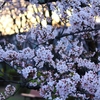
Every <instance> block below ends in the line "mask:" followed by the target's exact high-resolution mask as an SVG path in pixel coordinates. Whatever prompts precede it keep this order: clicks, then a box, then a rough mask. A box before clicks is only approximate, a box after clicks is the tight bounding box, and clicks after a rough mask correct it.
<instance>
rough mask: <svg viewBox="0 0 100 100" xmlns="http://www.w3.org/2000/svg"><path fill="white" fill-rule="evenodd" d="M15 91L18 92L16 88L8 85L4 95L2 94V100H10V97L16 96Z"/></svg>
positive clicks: (0, 98)
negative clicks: (8, 99)
mask: <svg viewBox="0 0 100 100" xmlns="http://www.w3.org/2000/svg"><path fill="white" fill-rule="evenodd" d="M15 91H16V88H15V87H14V86H12V85H7V86H6V88H5V91H4V93H1V94H0V100H5V99H7V98H9V97H10V96H12V95H14V93H15Z"/></svg>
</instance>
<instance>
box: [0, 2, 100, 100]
mask: <svg viewBox="0 0 100 100" xmlns="http://www.w3.org/2000/svg"><path fill="white" fill-rule="evenodd" d="M31 2H32V4H34V3H36V6H37V7H38V6H39V5H38V3H39V2H40V1H39V2H38V1H36V0H31ZM42 3H46V5H45V6H46V8H48V10H49V11H50V12H49V13H50V16H49V17H48V19H49V21H50V23H52V18H51V15H52V14H53V13H56V14H58V16H59V19H60V22H59V24H60V26H61V27H59V28H58V27H55V26H52V24H47V25H46V26H42V25H41V23H40V24H37V25H36V26H33V27H32V28H31V29H30V30H29V31H28V32H26V33H24V34H17V35H16V36H14V37H13V38H15V37H16V41H15V40H14V41H15V42H13V43H10V41H9V43H7V44H6V45H5V46H3V47H2V46H1V47H0V61H1V62H5V63H6V64H8V65H9V66H11V68H13V69H14V70H15V71H16V72H17V73H19V75H20V76H21V81H20V82H17V81H10V82H11V83H16V84H20V86H23V87H27V88H31V89H38V90H39V91H40V95H41V96H43V97H44V98H46V99H48V100H67V99H69V98H70V97H74V99H76V100H85V99H87V100H99V99H100V95H99V93H100V81H99V80H100V76H99V71H100V50H99V39H100V38H99V36H100V31H99V26H97V23H96V17H97V16H99V15H100V11H99V10H100V6H99V4H100V1H99V0H78V1H77V0H58V1H56V2H51V1H50V2H46V1H43V2H42ZM45 6H43V7H45ZM35 14H36V13H35ZM35 14H34V15H33V16H35ZM42 14H43V13H42ZM42 14H41V13H39V14H38V16H39V18H40V22H41V21H42V20H43V19H44V18H45V17H44V16H43V15H42ZM48 19H46V20H47V21H48ZM68 25H69V26H68ZM1 72H2V71H1ZM3 79H4V78H3ZM4 80H5V79H4ZM5 81H8V80H5ZM14 92H15V87H13V86H12V85H8V86H7V88H6V89H5V92H4V93H3V94H1V97H0V98H1V99H5V98H8V97H9V96H10V95H13V94H14Z"/></svg>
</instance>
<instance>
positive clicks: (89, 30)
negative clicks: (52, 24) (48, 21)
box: [56, 28, 100, 39]
mask: <svg viewBox="0 0 100 100" xmlns="http://www.w3.org/2000/svg"><path fill="white" fill-rule="evenodd" d="M98 30H100V28H95V29H88V30H82V31H76V32H71V33H65V34H61V35H58V36H56V39H60V38H62V37H65V36H69V35H79V34H78V33H82V32H93V31H98Z"/></svg>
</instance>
